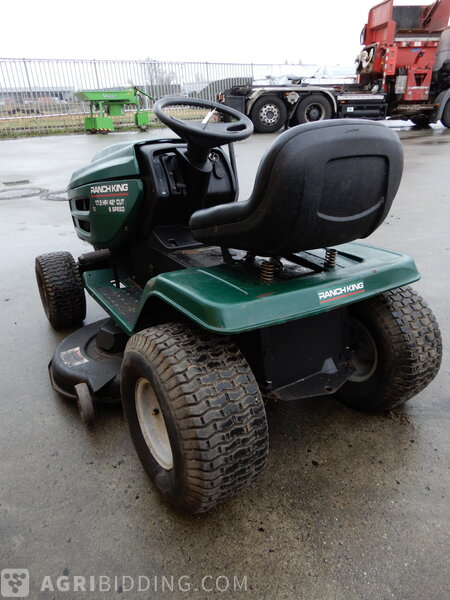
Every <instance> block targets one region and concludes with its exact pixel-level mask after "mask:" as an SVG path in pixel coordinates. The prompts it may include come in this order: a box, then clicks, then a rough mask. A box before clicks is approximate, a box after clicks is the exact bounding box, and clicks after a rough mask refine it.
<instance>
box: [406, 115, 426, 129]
mask: <svg viewBox="0 0 450 600" xmlns="http://www.w3.org/2000/svg"><path fill="white" fill-rule="evenodd" d="M410 121H412V122H413V123H414V125H415V126H416V127H428V125H429V124H430V117H427V116H425V115H420V116H419V117H411V119H410Z"/></svg>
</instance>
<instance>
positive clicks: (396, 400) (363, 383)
mask: <svg viewBox="0 0 450 600" xmlns="http://www.w3.org/2000/svg"><path fill="white" fill-rule="evenodd" d="M349 313H350V317H351V319H350V323H349V329H350V331H349V338H350V348H351V350H352V352H353V366H354V367H355V371H354V372H353V374H352V375H351V377H350V378H349V380H348V381H347V382H346V383H345V384H344V385H343V386H342V387H341V388H340V389H339V390H338V391H337V392H336V394H335V396H336V397H337V398H338V399H339V400H341V401H342V402H344V403H345V404H348V405H350V406H352V407H353V408H356V409H358V410H361V411H364V412H382V411H386V410H390V409H392V408H394V407H396V406H399V405H401V404H403V403H404V402H406V401H407V400H409V399H410V398H412V397H413V396H415V395H416V394H418V393H419V392H421V391H422V390H423V389H424V388H425V387H426V386H427V385H428V384H429V383H430V382H431V381H432V380H433V379H434V377H435V376H436V374H437V372H438V371H439V367H440V364H441V359H442V340H441V334H440V331H439V326H438V324H437V322H436V319H435V317H434V315H433V313H432V312H431V310H430V308H429V307H428V305H427V304H426V302H425V301H424V300H423V299H422V298H421V296H419V294H417V292H415V291H414V290H413V289H412V288H410V287H404V288H397V289H394V290H390V291H389V292H385V293H383V294H380V295H379V296H375V297H374V298H371V299H369V300H366V301H364V302H359V303H357V304H354V305H353V306H352V307H351V308H350V310H349Z"/></svg>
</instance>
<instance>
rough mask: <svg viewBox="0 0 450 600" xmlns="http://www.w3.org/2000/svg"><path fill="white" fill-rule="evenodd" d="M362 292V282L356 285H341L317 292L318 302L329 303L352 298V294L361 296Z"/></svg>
mask: <svg viewBox="0 0 450 600" xmlns="http://www.w3.org/2000/svg"><path fill="white" fill-rule="evenodd" d="M363 292H364V281H358V282H356V283H349V284H348V285H342V286H339V287H335V288H330V289H329V290H324V291H323V292H318V295H319V301H320V303H321V304H323V303H324V302H331V301H332V300H339V299H340V298H346V297H347V296H353V295H354V294H362V293H363Z"/></svg>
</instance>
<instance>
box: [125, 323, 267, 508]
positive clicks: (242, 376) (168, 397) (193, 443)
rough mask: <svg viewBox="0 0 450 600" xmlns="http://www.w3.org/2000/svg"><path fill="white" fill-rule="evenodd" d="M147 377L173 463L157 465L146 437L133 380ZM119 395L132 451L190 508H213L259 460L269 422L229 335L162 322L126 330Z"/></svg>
mask: <svg viewBox="0 0 450 600" xmlns="http://www.w3.org/2000/svg"><path fill="white" fill-rule="evenodd" d="M141 378H144V379H146V380H148V381H149V382H150V384H151V386H152V387H153V390H154V392H155V394H156V396H157V399H158V402H159V406H160V407H161V412H162V413H163V416H164V421H165V426H166V429H167V434H168V437H169V440H170V446H171V451H172V456H173V466H172V468H170V469H167V468H163V467H162V466H161V464H159V463H158V461H157V460H155V458H154V456H153V454H152V452H151V451H150V449H149V446H148V445H147V443H146V441H145V437H144V434H143V431H142V428H141V426H140V422H139V417H138V412H137V408H136V400H135V395H136V390H137V383H138V381H140V379H141ZM121 393H122V403H123V407H124V412H125V416H126V419H127V421H128V424H129V427H130V432H131V437H132V439H133V443H134V445H135V448H136V451H137V453H138V456H139V458H140V460H141V462H142V464H143V466H144V468H145V470H146V471H147V473H148V475H149V476H150V479H151V480H152V481H153V482H154V484H155V485H156V487H157V488H158V489H159V491H160V492H162V494H163V495H164V496H165V497H166V498H167V499H168V500H169V501H170V502H171V503H172V504H174V505H176V506H177V507H179V508H181V509H182V510H185V511H187V512H190V513H200V512H205V511H208V510H210V509H212V508H213V507H214V506H216V505H217V504H220V503H222V502H223V501H225V500H226V499H227V498H229V497H230V496H232V495H234V494H235V493H236V492H238V491H239V490H240V489H241V488H243V487H244V486H245V485H247V484H248V483H249V482H250V481H252V480H253V479H254V478H255V477H256V476H257V475H258V473H259V472H260V471H261V470H262V469H263V468H264V465H265V463H266V459H267V453H268V428H267V419H266V413H265V408H264V403H263V400H262V397H261V393H260V391H259V388H258V385H257V383H256V381H255V378H254V376H253V373H252V371H251V369H250V367H249V365H248V363H247V362H246V360H245V358H244V357H243V355H242V354H241V352H240V350H239V349H238V347H237V346H236V345H235V343H234V342H233V341H232V340H231V339H230V338H226V337H222V336H217V335H215V334H212V333H209V332H206V331H204V330H202V329H200V328H198V327H195V326H192V325H187V324H181V323H168V324H164V325H160V326H156V327H151V328H149V329H146V330H144V331H141V332H139V333H136V334H135V335H133V336H132V337H131V338H130V340H129V341H128V344H127V347H126V349H125V354H124V359H123V363H122V372H121Z"/></svg>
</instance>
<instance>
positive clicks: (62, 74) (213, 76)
mask: <svg viewBox="0 0 450 600" xmlns="http://www.w3.org/2000/svg"><path fill="white" fill-rule="evenodd" d="M315 68H317V67H315V66H314V65H309V66H308V65H286V64H284V65H275V64H272V65H269V64H267V65H263V64H232V63H207V62H204V63H200V62H189V63H187V62H186V63H182V62H158V61H151V60H148V61H109V60H41V59H14V58H3V59H2V58H0V138H12V137H21V136H32V135H54V134H59V133H75V132H83V131H84V117H85V116H86V115H88V114H89V103H88V102H82V101H81V100H79V99H77V97H76V96H75V95H74V94H75V92H77V91H79V90H107V91H113V90H114V91H115V90H123V89H125V88H132V87H134V86H136V87H138V88H140V89H142V90H143V91H144V92H146V93H147V94H149V95H150V96H152V97H153V98H154V99H155V100H157V99H159V98H162V97H164V96H180V97H189V96H193V97H200V98H204V99H208V100H215V98H216V94H217V93H218V92H220V91H222V90H224V89H225V88H228V87H231V86H232V85H239V84H243V83H247V82H250V81H252V80H255V79H263V78H267V77H269V78H272V77H278V76H281V75H286V74H295V75H296V76H298V75H300V76H301V75H307V76H310V75H311V74H312V72H313V71H314V69H315ZM142 108H144V109H149V108H151V101H150V100H148V99H144V106H143V107H142ZM135 109H136V107H132V106H128V107H126V109H125V111H124V114H123V115H120V116H117V117H115V118H114V126H115V128H116V129H120V128H123V129H127V128H128V129H129V128H131V127H134V113H135Z"/></svg>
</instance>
